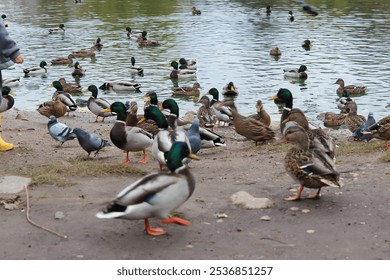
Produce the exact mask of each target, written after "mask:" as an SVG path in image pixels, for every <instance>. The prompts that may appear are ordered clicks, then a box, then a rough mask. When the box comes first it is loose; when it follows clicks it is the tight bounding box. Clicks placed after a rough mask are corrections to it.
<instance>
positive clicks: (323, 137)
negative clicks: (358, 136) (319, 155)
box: [284, 108, 336, 159]
mask: <svg viewBox="0 0 390 280" xmlns="http://www.w3.org/2000/svg"><path fill="white" fill-rule="evenodd" d="M287 122H295V124H298V125H299V126H301V127H302V128H303V129H304V130H305V131H306V133H307V136H308V138H309V141H310V149H318V150H320V151H322V152H325V153H326V154H327V155H328V156H329V157H330V158H332V159H334V158H335V152H336V143H335V140H334V139H333V138H332V137H330V136H329V135H328V134H326V133H325V131H324V130H323V129H320V128H314V129H311V128H310V126H309V121H308V120H307V118H306V116H305V114H304V113H303V112H302V110H300V109H298V108H293V109H291V111H290V114H289V115H288V117H287V119H286V120H284V123H287Z"/></svg>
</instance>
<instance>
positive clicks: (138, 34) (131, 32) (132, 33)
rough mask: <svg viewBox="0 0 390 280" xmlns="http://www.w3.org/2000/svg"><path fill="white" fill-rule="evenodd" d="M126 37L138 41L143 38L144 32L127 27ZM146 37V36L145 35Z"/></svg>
mask: <svg viewBox="0 0 390 280" xmlns="http://www.w3.org/2000/svg"><path fill="white" fill-rule="evenodd" d="M126 31H127V33H126V35H127V38H131V39H135V40H137V39H138V38H139V37H141V36H142V31H140V30H132V29H131V28H130V27H126ZM145 36H146V34H145Z"/></svg>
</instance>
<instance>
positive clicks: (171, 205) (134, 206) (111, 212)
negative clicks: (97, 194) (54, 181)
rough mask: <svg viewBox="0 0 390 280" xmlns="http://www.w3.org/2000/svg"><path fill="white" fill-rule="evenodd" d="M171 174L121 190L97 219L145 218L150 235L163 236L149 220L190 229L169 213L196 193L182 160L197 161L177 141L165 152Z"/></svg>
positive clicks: (154, 177)
mask: <svg viewBox="0 0 390 280" xmlns="http://www.w3.org/2000/svg"><path fill="white" fill-rule="evenodd" d="M165 158H166V164H167V167H168V169H169V171H170V172H168V173H161V172H159V173H154V174H149V175H146V176H144V177H143V178H141V179H139V180H137V181H136V182H134V183H133V184H131V185H129V186H128V187H126V188H125V189H124V190H122V191H121V192H120V193H119V194H118V195H117V196H116V198H115V199H114V200H113V201H112V202H111V203H110V204H109V205H108V206H107V207H106V208H105V209H103V210H102V211H101V212H99V213H97V214H96V217H98V218H100V219H113V218H116V219H127V220H138V219H144V223H145V228H144V229H145V231H146V233H147V234H149V235H152V236H158V235H163V234H165V233H166V231H165V230H164V229H162V228H159V227H155V228H152V227H150V224H149V218H152V217H156V218H159V219H163V220H162V223H163V224H171V223H176V224H179V225H185V226H189V225H191V223H190V222H189V221H187V220H184V219H181V218H178V217H174V216H172V214H171V212H172V211H173V210H175V209H177V208H178V207H180V206H181V205H182V204H183V203H184V202H186V201H187V200H188V199H189V198H190V197H191V195H192V194H193V192H194V190H195V177H194V176H193V175H192V174H191V172H190V171H189V170H188V168H187V167H186V166H185V165H184V164H183V160H184V159H185V158H192V159H199V158H198V157H197V156H195V155H194V154H192V153H191V151H190V149H189V147H188V145H187V143H184V142H176V143H174V144H173V145H172V147H171V149H170V150H169V151H168V152H167V153H165Z"/></svg>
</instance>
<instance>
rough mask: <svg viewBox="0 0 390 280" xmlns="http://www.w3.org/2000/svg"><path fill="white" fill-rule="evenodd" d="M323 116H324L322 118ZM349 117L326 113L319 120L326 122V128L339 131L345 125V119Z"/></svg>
mask: <svg viewBox="0 0 390 280" xmlns="http://www.w3.org/2000/svg"><path fill="white" fill-rule="evenodd" d="M322 115H323V116H322ZM346 117H347V114H344V113H342V114H337V113H333V112H325V113H324V114H321V116H319V117H318V118H320V119H322V121H323V122H324V126H326V127H329V128H333V129H338V128H339V127H340V126H342V125H344V123H345V118H346Z"/></svg>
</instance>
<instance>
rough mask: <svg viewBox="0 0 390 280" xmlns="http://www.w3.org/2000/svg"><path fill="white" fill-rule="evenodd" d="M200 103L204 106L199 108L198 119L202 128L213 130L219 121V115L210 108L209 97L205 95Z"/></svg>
mask: <svg viewBox="0 0 390 280" xmlns="http://www.w3.org/2000/svg"><path fill="white" fill-rule="evenodd" d="M198 103H201V104H202V105H201V106H200V107H199V109H198V112H197V117H198V119H199V122H200V126H201V127H207V128H212V127H214V125H215V123H216V121H217V115H216V114H215V111H214V110H213V109H212V108H211V107H210V98H209V97H208V96H207V95H203V96H202V97H201V98H200V99H199V101H198Z"/></svg>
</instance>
